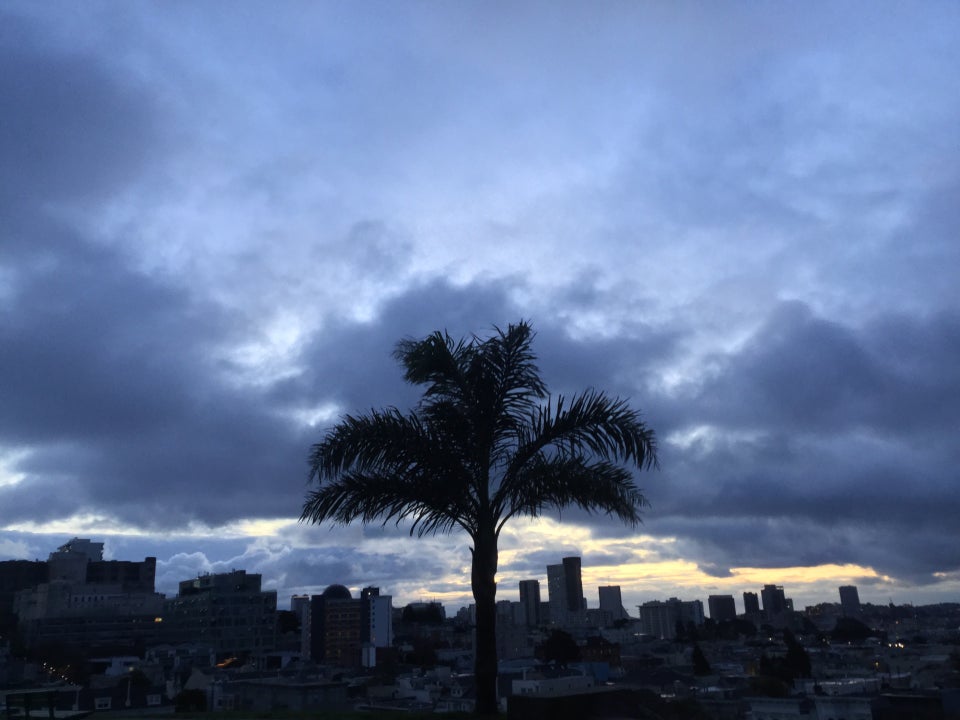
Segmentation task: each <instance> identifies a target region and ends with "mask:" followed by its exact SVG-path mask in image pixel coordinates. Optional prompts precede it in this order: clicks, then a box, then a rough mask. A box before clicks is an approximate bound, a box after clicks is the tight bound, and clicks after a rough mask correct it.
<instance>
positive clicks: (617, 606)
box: [598, 585, 628, 622]
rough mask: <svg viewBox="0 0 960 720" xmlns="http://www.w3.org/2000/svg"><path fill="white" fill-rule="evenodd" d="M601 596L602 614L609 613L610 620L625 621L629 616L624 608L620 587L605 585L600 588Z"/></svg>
mask: <svg viewBox="0 0 960 720" xmlns="http://www.w3.org/2000/svg"><path fill="white" fill-rule="evenodd" d="M598 591H599V595H600V612H604V613H609V614H610V619H611V620H613V621H614V622H616V621H617V620H625V619H626V618H627V617H628V615H627V611H626V610H625V609H624V607H623V597H622V596H621V594H620V586H619V585H603V586H601V587H599V588H598Z"/></svg>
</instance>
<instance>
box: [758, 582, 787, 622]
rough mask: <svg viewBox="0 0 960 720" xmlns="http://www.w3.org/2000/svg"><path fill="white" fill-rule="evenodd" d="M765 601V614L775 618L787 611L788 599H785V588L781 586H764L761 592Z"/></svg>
mask: <svg viewBox="0 0 960 720" xmlns="http://www.w3.org/2000/svg"><path fill="white" fill-rule="evenodd" d="M760 597H761V598H762V599H763V614H764V615H766V616H767V617H768V618H773V617H776V616H777V615H779V614H780V613H782V612H784V611H786V610H787V598H786V597H784V594H783V587H782V586H780V585H764V586H763V589H762V590H761V591H760Z"/></svg>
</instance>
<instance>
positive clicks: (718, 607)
mask: <svg viewBox="0 0 960 720" xmlns="http://www.w3.org/2000/svg"><path fill="white" fill-rule="evenodd" d="M707 607H708V608H709V609H710V619H711V620H713V621H714V622H721V621H723V620H736V619H737V605H736V602H734V599H733V595H711V596H710V597H708V598H707Z"/></svg>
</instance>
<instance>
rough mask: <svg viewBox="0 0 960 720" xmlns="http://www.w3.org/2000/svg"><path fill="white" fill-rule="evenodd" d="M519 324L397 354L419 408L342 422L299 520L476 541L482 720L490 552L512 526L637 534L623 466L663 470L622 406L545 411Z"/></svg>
mask: <svg viewBox="0 0 960 720" xmlns="http://www.w3.org/2000/svg"><path fill="white" fill-rule="evenodd" d="M533 337H534V334H533V331H532V329H531V327H530V325H529V324H527V323H526V322H520V323H518V324H516V325H510V326H508V328H507V330H506V331H502V330H500V329H498V328H495V333H494V334H493V335H492V336H491V337H489V338H487V339H480V338H477V337H475V336H474V337H473V338H471V339H470V340H469V341H464V340H460V341H455V340H454V339H453V338H451V337H450V335H448V334H447V333H441V332H435V333H433V334H431V335H429V336H428V337H426V338H424V339H422V340H410V339H407V340H403V341H401V342H400V343H399V344H398V345H397V348H396V351H395V353H394V355H395V357H396V358H397V360H398V361H399V362H400V363H401V365H402V366H403V368H404V371H405V372H404V378H405V380H406V381H407V382H410V383H412V384H415V385H422V386H424V392H423V396H422V399H421V401H420V403H419V404H418V405H417V407H416V408H415V409H414V410H412V411H410V412H407V413H402V412H401V411H400V410H398V409H396V408H393V407H391V408H386V409H383V410H372V411H371V412H370V413H369V414H366V415H358V416H351V415H347V416H345V417H343V418H342V419H341V421H340V422H339V424H337V425H336V426H335V427H333V428H332V429H330V430H329V431H328V432H327V433H326V435H325V436H324V437H323V439H322V440H321V441H320V442H319V443H317V444H315V445H314V446H313V447H312V449H311V452H310V456H309V465H310V479H311V481H313V480H316V481H317V482H318V487H316V488H315V489H312V490H311V491H309V492H308V494H307V496H306V499H305V501H304V504H303V512H302V514H301V516H300V519H301V520H306V521H310V522H313V523H320V522H323V521H327V520H329V521H332V522H335V523H341V524H346V523H350V522H352V521H354V520H360V521H361V522H363V523H369V522H380V523H383V524H386V523H387V522H390V521H394V522H396V523H398V524H399V523H400V522H401V521H404V520H407V521H410V523H411V526H410V533H411V535H412V534H414V533H416V534H417V535H418V536H423V535H425V534H434V533H446V532H451V531H453V530H457V529H462V530H463V531H465V532H466V533H467V535H469V537H470V539H471V541H472V544H473V545H472V547H471V549H470V550H471V554H472V565H471V577H470V581H471V587H472V590H473V597H474V600H475V601H476V609H477V626H476V668H475V669H476V683H477V712H478V713H479V714H483V715H487V714H495V713H496V712H497V702H496V677H497V653H496V636H495V623H496V592H497V585H496V574H497V540H498V538H499V536H500V532H501V531H502V530H503V527H504V525H505V524H506V522H507V521H508V520H510V518H513V517H517V516H527V517H538V516H539V515H541V514H542V513H543V512H544V511H546V510H550V509H557V510H562V509H564V508H568V507H579V508H582V509H585V510H587V511H591V512H592V511H600V512H603V513H607V514H609V515H614V516H616V517H617V518H619V519H620V520H622V521H623V522H625V523H627V524H629V525H632V526H635V525H636V524H637V523H639V522H640V510H641V508H642V507H643V506H644V505H645V503H646V501H645V499H644V497H643V495H642V494H641V492H640V490H639V489H638V488H637V487H636V486H635V485H634V482H633V474H632V472H631V470H630V467H636V468H639V469H645V468H650V467H652V466H655V465H656V464H657V459H656V440H655V438H654V434H653V431H652V430H651V429H649V428H648V427H647V426H646V425H645V424H644V423H643V422H642V421H641V419H640V415H639V413H638V412H637V411H635V410H632V409H630V408H629V407H628V406H627V403H626V402H625V401H623V400H620V399H616V398H609V397H608V396H606V395H605V394H603V393H602V392H597V391H594V390H589V391H586V392H584V393H581V394H579V395H576V396H574V397H572V398H570V399H566V398H563V397H558V398H557V399H556V401H555V402H553V401H551V399H550V398H549V395H548V394H547V390H546V386H545V385H544V383H543V381H542V380H541V378H540V372H539V370H538V369H537V366H536V363H535V361H536V357H535V355H534V354H533V352H532V350H531V343H532V340H533Z"/></svg>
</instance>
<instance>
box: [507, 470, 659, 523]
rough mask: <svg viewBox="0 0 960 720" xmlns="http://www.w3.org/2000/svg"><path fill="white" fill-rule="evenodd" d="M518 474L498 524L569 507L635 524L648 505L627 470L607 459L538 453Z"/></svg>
mask: <svg viewBox="0 0 960 720" xmlns="http://www.w3.org/2000/svg"><path fill="white" fill-rule="evenodd" d="M519 475H520V477H519V480H520V482H519V483H517V486H516V488H517V489H516V491H515V492H514V493H513V495H512V496H511V498H510V506H509V507H508V508H506V509H505V511H504V513H503V515H502V517H501V520H500V527H502V526H503V524H504V523H505V522H506V521H507V520H508V519H510V518H511V517H514V516H516V515H526V516H529V517H538V516H540V515H541V514H543V512H544V511H546V510H549V509H557V510H563V509H565V508H569V507H579V508H581V509H582V510H586V511H588V512H591V513H595V512H599V513H605V514H608V515H613V516H615V517H617V518H618V519H620V520H621V521H622V522H624V523H626V524H628V525H631V526H636V525H637V524H639V523H640V522H641V515H640V512H641V510H642V509H643V508H644V507H645V506H646V505H647V500H646V498H645V497H644V495H643V493H642V491H641V490H640V489H639V488H637V487H636V485H634V482H633V477H632V474H631V473H630V471H629V470H627V469H626V468H624V467H623V466H621V465H617V464H615V463H612V462H610V461H608V460H591V459H589V458H587V457H585V456H583V455H573V456H564V457H544V456H542V455H541V456H538V457H537V458H536V459H535V460H533V461H531V462H529V463H527V464H526V465H525V466H524V467H523V469H522V470H521V471H520V473H519Z"/></svg>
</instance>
